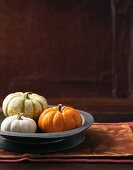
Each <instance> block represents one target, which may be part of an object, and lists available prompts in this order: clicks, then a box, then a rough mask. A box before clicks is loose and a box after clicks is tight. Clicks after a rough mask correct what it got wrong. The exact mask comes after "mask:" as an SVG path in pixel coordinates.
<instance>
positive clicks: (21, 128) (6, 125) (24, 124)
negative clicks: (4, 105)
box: [1, 114, 37, 133]
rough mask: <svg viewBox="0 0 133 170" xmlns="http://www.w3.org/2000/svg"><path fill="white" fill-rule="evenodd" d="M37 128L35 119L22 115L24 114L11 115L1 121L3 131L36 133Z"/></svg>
mask: <svg viewBox="0 0 133 170" xmlns="http://www.w3.org/2000/svg"><path fill="white" fill-rule="evenodd" d="M36 129H37V125H36V123H35V121H34V120H33V119H31V118H27V117H24V116H22V114H19V115H15V116H9V117H7V118H5V119H4V120H3V121H2V123H1V130H2V131H9V132H22V133H34V132H35V131H36Z"/></svg>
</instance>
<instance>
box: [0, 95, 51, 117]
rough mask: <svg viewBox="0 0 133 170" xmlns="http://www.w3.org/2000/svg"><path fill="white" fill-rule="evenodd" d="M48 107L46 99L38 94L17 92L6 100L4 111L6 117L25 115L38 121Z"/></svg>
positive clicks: (3, 106) (3, 105)
mask: <svg viewBox="0 0 133 170" xmlns="http://www.w3.org/2000/svg"><path fill="white" fill-rule="evenodd" d="M47 106H48V105H47V101H46V99H45V98H44V97H42V96H40V95H38V94H35V93H31V92H26V93H22V92H16V93H11V94H9V95H8V96H7V97H6V98H5V99H4V101H3V104H2V111H3V113H4V115H5V116H12V115H17V114H19V113H23V114H24V116H26V117H30V118H32V119H34V120H37V119H38V117H39V115H40V114H41V113H42V112H43V111H44V110H45V109H46V108H47Z"/></svg>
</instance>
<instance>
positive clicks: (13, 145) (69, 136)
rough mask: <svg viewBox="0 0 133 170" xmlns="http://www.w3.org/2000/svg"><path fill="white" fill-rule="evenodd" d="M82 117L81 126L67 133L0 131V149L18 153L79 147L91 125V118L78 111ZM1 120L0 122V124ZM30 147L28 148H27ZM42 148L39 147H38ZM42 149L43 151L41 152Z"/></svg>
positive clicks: (89, 115)
mask: <svg viewBox="0 0 133 170" xmlns="http://www.w3.org/2000/svg"><path fill="white" fill-rule="evenodd" d="M79 112H80V115H81V116H82V120H83V121H82V122H83V123H82V126H81V127H79V128H75V129H72V130H69V131H64V132H54V133H41V132H39V131H37V132H36V133H16V132H6V131H1V130H0V135H1V138H0V148H4V149H8V150H13V151H18V152H26V151H27V152H35V153H43V152H51V151H58V150H64V149H68V148H72V147H74V146H77V145H79V144H80V143H81V142H82V141H83V140H84V137H85V130H86V129H87V128H89V127H90V126H91V125H92V124H93V123H94V119H93V116H92V115H91V114H89V113H87V112H84V111H81V110H79ZM2 121H3V118H1V120H0V124H1V122H2ZM29 145H30V146H32V147H28V146H29ZM41 145H42V146H43V147H40V149H39V146H41ZM42 148H43V150H42Z"/></svg>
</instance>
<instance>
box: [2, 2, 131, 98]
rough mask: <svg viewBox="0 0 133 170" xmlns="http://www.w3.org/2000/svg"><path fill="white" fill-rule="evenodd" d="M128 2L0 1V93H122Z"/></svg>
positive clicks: (127, 45) (127, 48)
mask: <svg viewBox="0 0 133 170" xmlns="http://www.w3.org/2000/svg"><path fill="white" fill-rule="evenodd" d="M131 4H132V1H130V0H127V1H124V0H121V1H118V0H116V1H115V0H100V1H99V0H71V1H70V0H39V1H36V0H14V1H11V0H1V1H0V76H1V82H0V95H1V96H4V95H7V94H8V93H10V92H15V91H34V92H36V93H40V94H42V95H45V96H46V97H90V96H91V97H92V96H93V97H95V96H96V97H128V83H127V82H126V81H127V74H128V73H127V68H128V56H129V51H130V30H131V27H130V23H131V12H130V11H132V10H131ZM124 81H125V82H124Z"/></svg>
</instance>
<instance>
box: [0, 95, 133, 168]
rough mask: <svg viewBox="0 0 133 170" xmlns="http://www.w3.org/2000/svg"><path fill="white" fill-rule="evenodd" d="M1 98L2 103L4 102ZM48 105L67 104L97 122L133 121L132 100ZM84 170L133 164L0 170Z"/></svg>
mask: <svg viewBox="0 0 133 170" xmlns="http://www.w3.org/2000/svg"><path fill="white" fill-rule="evenodd" d="M2 100H3V99H2V98H1V100H0V101H1V102H2ZM48 103H49V104H52V105H55V104H59V103H62V104H67V105H71V106H73V107H75V108H77V109H80V110H84V111H87V112H89V113H91V114H92V115H93V117H94V119H95V122H128V121H133V100H132V99H112V98H98V99H97V98H78V99H74V98H69V99H68V98H60V99H48ZM74 168H75V169H77V170H78V169H84V170H88V169H91V170H94V169H95V170H97V169H98V170H101V169H106V168H108V169H109V170H115V169H117V170H119V169H121V170H122V169H124V170H125V169H128V170H130V169H133V163H132V164H131V163H124V164H123V163H31V162H28V161H27V162H26V161H25V162H21V163H0V169H1V170H2V169H4V170H7V169H14V170H17V169H20V170H28V169H33V170H36V169H38V170H43V169H48V170H56V169H58V170H66V169H69V170H71V169H74Z"/></svg>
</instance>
